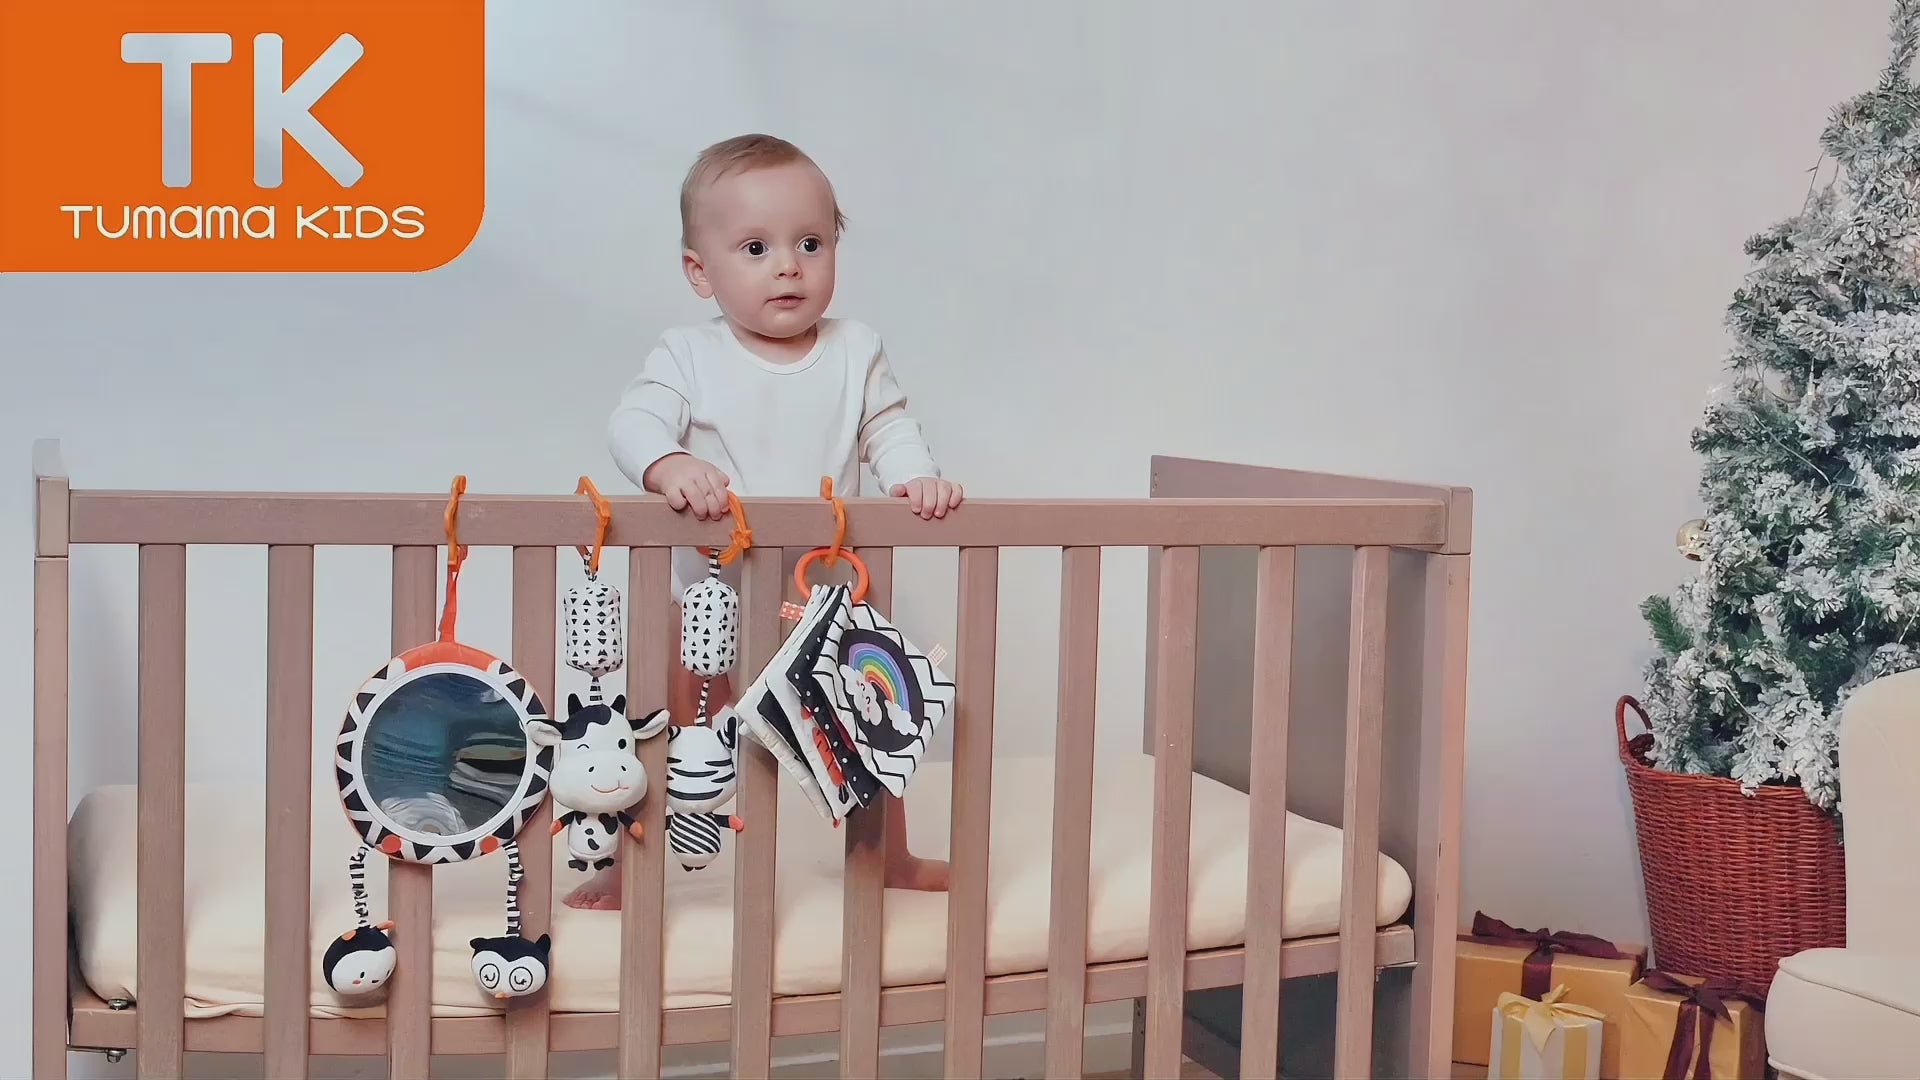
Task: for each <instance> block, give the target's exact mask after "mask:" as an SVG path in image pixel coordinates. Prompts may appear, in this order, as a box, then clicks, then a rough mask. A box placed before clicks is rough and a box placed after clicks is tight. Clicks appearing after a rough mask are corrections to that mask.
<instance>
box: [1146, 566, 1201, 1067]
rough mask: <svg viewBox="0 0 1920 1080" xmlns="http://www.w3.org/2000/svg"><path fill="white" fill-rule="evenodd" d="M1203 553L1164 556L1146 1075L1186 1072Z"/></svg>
mask: <svg viewBox="0 0 1920 1080" xmlns="http://www.w3.org/2000/svg"><path fill="white" fill-rule="evenodd" d="M1199 601H1200V552H1199V550H1198V549H1197V548H1192V547H1170V548H1166V549H1165V550H1163V551H1162V552H1161V554H1160V573H1159V595H1158V597H1157V603H1156V605H1155V608H1156V611H1157V613H1158V616H1159V625H1158V626H1157V627H1156V628H1155V629H1156V635H1155V641H1154V659H1153V671H1154V679H1153V688H1154V697H1153V724H1154V728H1153V740H1154V741H1153V747H1154V753H1153V882H1152V885H1151V888H1150V891H1149V895H1148V900H1147V912H1148V914H1147V923H1148V930H1147V1004H1146V1010H1147V1016H1146V1047H1145V1049H1146V1061H1145V1065H1146V1074H1147V1075H1148V1076H1177V1075H1179V1073H1180V1057H1181V1053H1180V1050H1181V1047H1180V1034H1181V1029H1182V1027H1183V1020H1182V1016H1183V1012H1184V1008H1185V1004H1186V1001H1185V995H1186V962H1187V869H1188V859H1187V849H1188V844H1189V839H1190V837H1189V829H1190V826H1191V822H1192V816H1193V692H1194V677H1195V649H1196V647H1197V644H1196V643H1197V640H1198V635H1199V628H1198V622H1197V620H1198V617H1199V613H1198V608H1199Z"/></svg>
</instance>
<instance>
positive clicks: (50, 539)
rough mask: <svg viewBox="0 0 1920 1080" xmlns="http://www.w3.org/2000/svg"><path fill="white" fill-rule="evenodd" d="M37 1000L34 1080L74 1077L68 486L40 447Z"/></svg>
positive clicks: (44, 445)
mask: <svg viewBox="0 0 1920 1080" xmlns="http://www.w3.org/2000/svg"><path fill="white" fill-rule="evenodd" d="M33 478H34V557H33V998H32V1021H31V1022H32V1042H33V1050H32V1059H33V1076H34V1078H35V1080H50V1078H54V1077H65V1076H66V1075H67V1006H68V988H67V968H68V952H69V945H68V942H67V761H68V757H67V737H68V736H67V718H68V714H67V706H68V682H67V679H68V649H69V607H68V563H67V548H68V536H69V533H68V512H69V507H70V498H69V485H68V481H67V476H66V470H65V468H64V467H63V466H62V464H61V462H60V447H59V444H58V443H56V442H54V441H52V440H50V439H43V440H41V441H39V442H36V443H35V444H34V447H33Z"/></svg>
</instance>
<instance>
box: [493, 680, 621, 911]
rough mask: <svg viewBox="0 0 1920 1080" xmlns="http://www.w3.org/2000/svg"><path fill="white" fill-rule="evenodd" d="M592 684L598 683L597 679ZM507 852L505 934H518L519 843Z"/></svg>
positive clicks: (507, 847) (510, 843) (513, 843)
mask: <svg viewBox="0 0 1920 1080" xmlns="http://www.w3.org/2000/svg"><path fill="white" fill-rule="evenodd" d="M594 684H595V685H596V686H597V685H599V680H597V679H596V680H595V681H594ZM504 847H505V850H506V853H507V936H508V937H519V936H520V878H521V877H522V876H523V874H522V871H521V869H520V845H519V843H517V842H516V841H513V840H509V841H507V842H506V844H505V845H504Z"/></svg>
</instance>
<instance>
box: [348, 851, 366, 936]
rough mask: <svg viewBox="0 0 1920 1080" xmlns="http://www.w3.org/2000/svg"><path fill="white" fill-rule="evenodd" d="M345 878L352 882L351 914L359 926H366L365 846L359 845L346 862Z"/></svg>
mask: <svg viewBox="0 0 1920 1080" xmlns="http://www.w3.org/2000/svg"><path fill="white" fill-rule="evenodd" d="M347 877H348V879H349V880H351V881H352V882H353V914H354V917H355V918H357V919H359V920H360V925H361V926H363V927H364V926H366V925H367V845H365V844H361V845H360V847H359V848H358V849H357V850H355V851H354V853H353V857H352V858H351V859H348V860H347Z"/></svg>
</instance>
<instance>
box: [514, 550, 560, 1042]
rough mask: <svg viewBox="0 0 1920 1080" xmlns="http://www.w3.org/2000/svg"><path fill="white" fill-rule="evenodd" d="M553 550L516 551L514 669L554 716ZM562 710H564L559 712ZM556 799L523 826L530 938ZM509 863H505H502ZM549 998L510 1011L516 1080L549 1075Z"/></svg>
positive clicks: (549, 905) (547, 864) (548, 905)
mask: <svg viewBox="0 0 1920 1080" xmlns="http://www.w3.org/2000/svg"><path fill="white" fill-rule="evenodd" d="M554 561H555V553H554V549H553V548H550V547H519V548H514V549H513V665H514V669H515V670H516V671H518V672H519V673H520V674H521V675H522V676H524V677H525V678H526V680H527V683H528V685H530V686H532V687H533V692H534V693H536V694H538V695H540V700H541V702H542V703H543V704H545V705H546V707H547V712H548V715H551V716H560V715H562V714H563V710H562V706H561V703H560V702H557V701H555V700H554V699H553V691H554V685H553V674H554V671H553V668H554V644H555V642H554V636H555V630H554V625H555V620H556V618H557V616H556V614H555V609H554V604H555V601H556V599H557V597H556V594H555V576H556V567H555V565H554ZM556 710H562V711H560V712H556ZM552 824H553V800H552V799H548V800H547V801H546V802H544V803H542V804H541V806H540V809H539V811H538V812H537V813H535V814H534V815H533V816H532V817H531V818H528V819H527V823H526V824H525V825H524V826H522V827H521V829H520V835H519V837H518V838H517V839H518V846H519V848H520V867H521V873H522V876H521V879H520V932H521V934H523V935H524V936H525V937H526V938H527V939H528V940H533V939H535V938H538V937H539V936H540V935H541V934H544V933H547V932H548V928H549V925H550V923H551V920H552V917H553V831H552V829H551V828H550V826H551V825H552ZM502 861H504V860H502ZM549 1000H550V999H549V997H548V995H546V994H538V995H536V996H534V997H533V998H531V999H527V1000H524V1001H517V1002H514V1003H513V1007H512V1008H511V1009H509V1010H508V1011H507V1016H506V1020H507V1075H508V1076H510V1077H514V1078H516V1080H544V1078H545V1077H546V1076H547V1043H548V1031H549V1022H548V1009H547V1002H548V1001H549Z"/></svg>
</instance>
